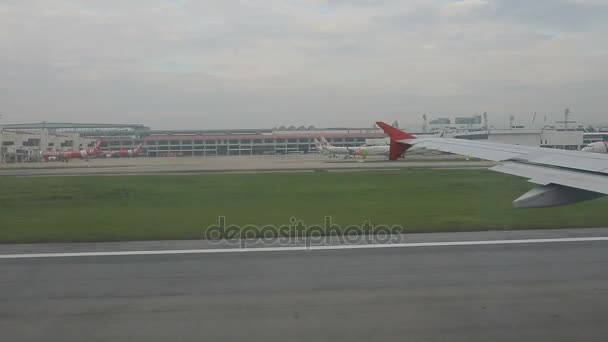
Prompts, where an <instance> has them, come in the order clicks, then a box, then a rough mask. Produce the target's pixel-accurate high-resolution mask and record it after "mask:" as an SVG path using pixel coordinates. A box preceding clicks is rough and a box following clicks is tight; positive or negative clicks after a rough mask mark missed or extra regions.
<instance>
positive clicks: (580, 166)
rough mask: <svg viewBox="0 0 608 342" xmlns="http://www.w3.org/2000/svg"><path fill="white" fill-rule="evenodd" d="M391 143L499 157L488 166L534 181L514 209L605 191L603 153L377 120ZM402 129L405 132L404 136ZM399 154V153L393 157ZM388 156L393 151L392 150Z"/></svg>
mask: <svg viewBox="0 0 608 342" xmlns="http://www.w3.org/2000/svg"><path fill="white" fill-rule="evenodd" d="M377 124H378V126H380V127H381V128H382V129H383V130H384V131H385V132H386V133H387V134H388V135H389V136H390V137H391V147H393V145H395V146H396V149H399V147H401V149H403V148H405V149H408V148H410V147H412V146H416V147H419V148H427V149H431V150H438V151H442V152H449V153H454V154H460V155H465V156H469V157H474V158H480V159H486V160H492V161H496V162H499V163H500V164H499V165H497V166H495V167H492V168H490V170H492V171H497V172H502V173H507V174H511V175H515V176H520V177H525V178H528V180H529V181H530V182H532V183H534V184H537V185H538V186H537V187H536V188H534V189H532V190H531V191H530V192H528V193H526V194H524V195H523V196H521V197H520V198H518V199H516V200H515V201H514V202H513V205H514V206H515V207H517V208H536V207H549V206H557V205H565V204H570V203H575V202H580V201H585V200H589V199H594V198H597V197H600V196H603V195H606V194H608V155H606V154H598V153H588V152H579V151H566V150H558V149H550V148H542V147H533V146H522V145H510V144H499V143H492V142H487V141H479V140H464V139H452V138H416V137H414V136H412V135H410V134H408V133H406V132H403V131H401V130H399V129H397V128H394V127H391V126H390V125H388V124H386V123H383V122H378V123H377ZM404 133H405V134H407V136H406V135H404ZM397 158H398V156H397ZM391 159H393V160H394V159H396V158H394V153H391Z"/></svg>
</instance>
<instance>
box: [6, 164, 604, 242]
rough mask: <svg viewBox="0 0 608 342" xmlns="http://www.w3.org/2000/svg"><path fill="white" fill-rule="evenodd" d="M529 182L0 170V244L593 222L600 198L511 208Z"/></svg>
mask: <svg viewBox="0 0 608 342" xmlns="http://www.w3.org/2000/svg"><path fill="white" fill-rule="evenodd" d="M531 187H532V185H531V184H529V183H527V182H526V181H525V180H524V179H522V178H517V177H511V176H507V175H502V174H497V173H493V172H490V171H480V170H409V171H407V170H406V171H370V172H317V173H266V174H203V175H178V176H172V175H171V176H170V175H151V176H86V177H2V178H0V242H3V243H8V242H50V241H53V242H59V241H114V240H145V239H192V238H202V237H203V236H204V234H203V233H204V229H205V227H207V226H209V225H212V224H214V223H216V222H217V220H218V216H226V218H227V222H228V224H239V225H246V224H255V225H265V224H274V225H280V224H289V222H290V221H289V219H290V218H291V217H297V218H298V219H300V220H303V221H304V223H305V224H320V223H323V219H324V217H325V216H326V215H330V216H332V219H333V223H335V224H339V225H344V226H345V225H349V224H359V225H360V224H362V223H363V222H364V221H365V220H371V222H372V223H373V224H387V225H394V224H398V225H402V226H404V227H405V228H406V229H407V231H411V232H427V231H428V232H430V231H462V230H490V229H529V228H562V227H597V226H605V225H606V223H607V222H608V213H606V212H604V210H605V208H607V207H608V200H607V199H599V200H595V201H591V202H585V203H580V204H577V205H572V206H567V207H560V208H550V209H525V210H522V209H513V208H512V207H511V201H512V200H513V199H515V198H516V197H518V196H520V195H521V194H523V193H524V192H526V191H527V190H529V189H530V188H531Z"/></svg>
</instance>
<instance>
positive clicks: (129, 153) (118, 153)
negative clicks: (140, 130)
mask: <svg viewBox="0 0 608 342" xmlns="http://www.w3.org/2000/svg"><path fill="white" fill-rule="evenodd" d="M143 146H144V144H143V143H140V144H139V145H137V146H135V148H133V149H130V150H110V151H103V154H105V155H106V156H108V157H114V158H119V157H120V158H124V157H137V156H138V155H140V154H142V153H143V152H144V148H143Z"/></svg>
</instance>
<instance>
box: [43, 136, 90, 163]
mask: <svg viewBox="0 0 608 342" xmlns="http://www.w3.org/2000/svg"><path fill="white" fill-rule="evenodd" d="M100 146H101V140H98V141H97V142H96V143H95V146H93V147H92V148H88V149H86V150H67V151H44V152H42V159H44V160H46V161H66V162H67V161H68V160H69V159H75V158H78V159H89V158H91V157H95V156H97V155H99V154H100V153H101V149H100V148H99V147H100Z"/></svg>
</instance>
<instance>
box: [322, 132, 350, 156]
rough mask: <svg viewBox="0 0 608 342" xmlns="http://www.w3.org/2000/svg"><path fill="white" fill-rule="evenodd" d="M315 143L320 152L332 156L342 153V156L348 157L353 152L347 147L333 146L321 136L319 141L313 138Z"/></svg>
mask: <svg viewBox="0 0 608 342" xmlns="http://www.w3.org/2000/svg"><path fill="white" fill-rule="evenodd" d="M315 145H316V146H317V149H319V151H321V154H325V155H328V156H330V157H334V158H336V157H338V156H339V155H343V156H344V158H349V157H350V156H351V155H352V154H353V152H352V151H351V150H349V148H348V147H338V146H333V145H332V144H330V143H329V142H328V141H327V140H325V138H324V137H321V142H319V141H318V140H317V139H315Z"/></svg>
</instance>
